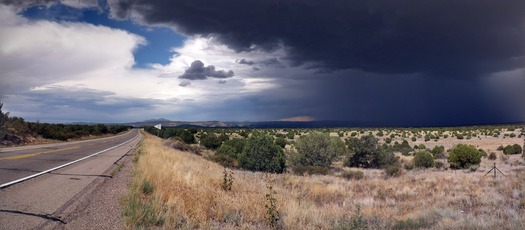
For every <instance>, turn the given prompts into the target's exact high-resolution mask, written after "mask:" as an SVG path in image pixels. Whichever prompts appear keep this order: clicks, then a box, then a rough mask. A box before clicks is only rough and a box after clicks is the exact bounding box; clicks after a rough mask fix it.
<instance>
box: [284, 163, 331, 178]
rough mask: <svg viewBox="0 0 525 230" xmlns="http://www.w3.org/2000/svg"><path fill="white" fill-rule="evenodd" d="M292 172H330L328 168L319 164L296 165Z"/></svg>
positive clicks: (296, 173) (304, 173) (306, 173)
mask: <svg viewBox="0 0 525 230" xmlns="http://www.w3.org/2000/svg"><path fill="white" fill-rule="evenodd" d="M293 173H294V174H295V175H299V176H304V175H315V174H317V175H326V174H328V173H330V169H328V168H325V167H320V166H312V165H307V166H296V167H294V168H293Z"/></svg>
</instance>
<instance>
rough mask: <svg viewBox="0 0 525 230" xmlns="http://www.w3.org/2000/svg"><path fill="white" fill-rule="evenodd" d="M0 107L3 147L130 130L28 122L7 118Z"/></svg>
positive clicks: (105, 126) (129, 127)
mask: <svg viewBox="0 0 525 230" xmlns="http://www.w3.org/2000/svg"><path fill="white" fill-rule="evenodd" d="M2 107H3V103H0V145H3V146H10V145H20V144H25V143H27V142H28V141H29V140H30V139H32V138H37V137H42V138H45V139H51V140H59V141H67V140H71V139H79V138H82V137H86V136H98V135H104V134H117V133H121V132H124V131H127V130H130V129H131V128H132V127H131V126H126V125H106V124H96V125H78V124H71V125H66V124H50V123H40V122H28V121H25V120H24V118H21V117H16V116H9V113H8V112H3V111H2Z"/></svg>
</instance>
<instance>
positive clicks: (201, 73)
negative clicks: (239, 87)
mask: <svg viewBox="0 0 525 230" xmlns="http://www.w3.org/2000/svg"><path fill="white" fill-rule="evenodd" d="M233 75H234V73H233V71H232V70H229V71H224V70H215V66H213V65H209V66H204V63H202V61H199V60H196V61H193V62H192V63H191V65H190V67H188V69H186V71H184V74H182V75H180V76H179V78H180V79H188V80H205V79H207V78H208V77H213V78H229V77H233Z"/></svg>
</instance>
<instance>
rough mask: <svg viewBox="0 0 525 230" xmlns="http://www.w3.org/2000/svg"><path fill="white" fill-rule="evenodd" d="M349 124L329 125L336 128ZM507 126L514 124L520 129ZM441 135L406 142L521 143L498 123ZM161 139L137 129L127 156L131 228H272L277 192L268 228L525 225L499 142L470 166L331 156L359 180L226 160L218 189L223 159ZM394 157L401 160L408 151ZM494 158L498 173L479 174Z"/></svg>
mask: <svg viewBox="0 0 525 230" xmlns="http://www.w3.org/2000/svg"><path fill="white" fill-rule="evenodd" d="M351 132H352V131H348V132H345V133H343V134H342V135H340V134H338V133H337V132H335V133H332V135H339V136H342V137H343V138H344V137H347V136H349V135H351ZM509 132H510V131H509ZM512 132H515V133H516V134H517V135H519V134H520V133H519V132H520V130H515V131H512ZM365 134H366V133H365ZM398 134H399V135H403V132H402V131H401V132H398ZM361 135H364V134H361ZM374 135H376V133H374ZM413 135H414V134H413ZM448 135H449V137H448V138H443V137H441V138H440V139H438V140H437V141H434V140H430V141H426V142H425V141H424V139H423V138H424V135H422V137H421V138H422V139H421V140H420V138H417V140H416V141H415V142H411V144H412V145H414V144H418V143H424V144H425V145H427V146H432V145H433V144H436V145H444V146H452V145H454V144H456V143H457V142H461V143H467V144H473V145H475V146H477V147H478V148H482V149H486V151H487V152H494V151H496V148H497V147H498V146H499V145H507V144H516V143H517V144H520V145H522V144H523V138H521V137H519V138H518V137H515V138H510V137H506V136H505V134H503V133H502V134H501V137H498V138H496V137H493V135H490V137H488V136H487V137H485V136H480V137H479V138H478V136H477V135H476V136H474V135H473V136H472V137H470V138H469V139H462V140H460V139H457V138H456V137H451V135H455V134H448ZM384 136H386V135H384ZM415 136H417V134H415ZM503 137H505V138H503ZM396 138H397V137H396ZM406 138H407V139H410V136H408V135H407V136H406ZM491 138H493V140H492V139H491ZM394 139H395V138H394ZM480 139H481V140H480ZM382 140H384V139H382ZM163 142H165V140H162V139H160V138H157V137H154V136H152V135H146V139H145V141H144V142H143V145H142V147H141V150H140V152H141V153H140V154H139V155H138V158H137V159H136V165H135V169H134V173H133V175H134V178H133V183H132V184H131V187H130V192H129V194H128V196H127V197H126V198H125V199H124V201H123V206H124V209H125V216H126V218H127V223H128V227H130V228H135V227H147V226H159V227H162V228H168V229H170V228H183V229H190V228H206V229H209V228H211V229H261V228H271V227H270V225H269V223H270V222H271V221H269V219H268V212H269V211H270V212H271V210H270V208H268V207H266V206H265V205H268V204H269V203H268V197H267V195H271V196H270V197H271V198H272V197H273V198H275V199H276V203H275V208H276V211H278V213H279V217H280V218H279V220H278V221H277V222H276V226H275V227H276V228H284V229H364V228H369V229H524V228H525V183H523V181H524V180H525V164H524V161H523V159H522V158H521V155H508V156H505V157H502V156H503V154H502V153H501V151H499V152H498V153H497V156H498V158H497V160H494V161H492V160H488V159H487V158H483V159H482V161H481V164H480V165H479V167H478V169H477V171H474V172H472V171H471V170H468V169H467V170H451V169H437V168H430V169H413V170H403V172H402V175H401V176H399V177H385V175H384V173H383V170H379V169H361V168H359V169H358V168H353V169H350V168H347V167H343V165H342V164H341V163H339V162H335V163H334V164H333V167H335V168H338V169H339V170H340V171H341V170H345V171H347V170H359V171H362V172H364V178H363V179H359V180H346V179H344V178H342V177H339V174H340V173H338V171H337V170H336V171H335V172H334V173H331V174H329V175H311V176H297V175H292V174H289V173H285V174H265V173H261V172H250V171H243V170H233V171H232V172H233V183H232V187H231V190H230V191H226V190H224V189H223V188H222V186H221V184H222V183H223V175H224V168H223V167H222V166H220V165H219V164H217V163H214V162H211V161H209V160H207V159H205V158H204V157H202V156H198V155H195V154H192V153H188V152H182V151H178V150H175V149H171V148H169V147H167V146H165V145H164V143H163ZM287 148H289V146H287ZM447 148H448V147H447ZM402 157H403V158H402V161H407V160H410V158H411V156H402ZM493 163H496V164H497V166H498V168H499V169H500V170H501V171H502V172H503V173H505V175H506V177H502V176H500V175H498V177H497V178H492V177H491V176H486V177H484V174H485V173H486V172H487V171H488V170H490V169H491V167H492V165H493ZM228 171H229V170H228ZM268 185H270V186H272V191H273V192H275V194H274V193H273V192H270V191H269V189H268V187H267V186H268ZM270 207H272V206H271V205H270ZM273 213H274V214H275V212H273Z"/></svg>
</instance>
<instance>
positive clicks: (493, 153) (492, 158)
mask: <svg viewBox="0 0 525 230" xmlns="http://www.w3.org/2000/svg"><path fill="white" fill-rule="evenodd" d="M488 158H489V160H496V159H497V158H498V156H497V155H496V153H495V152H490V154H489V157H488Z"/></svg>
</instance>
